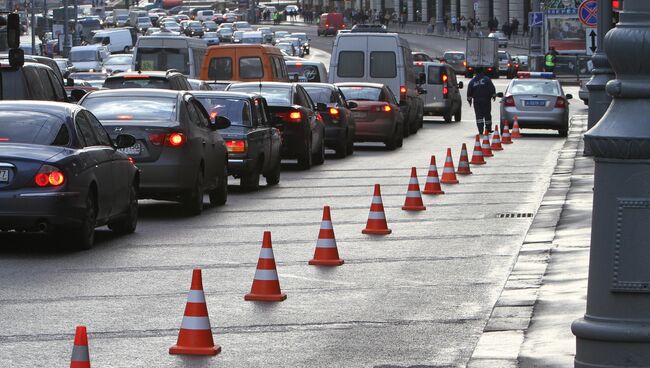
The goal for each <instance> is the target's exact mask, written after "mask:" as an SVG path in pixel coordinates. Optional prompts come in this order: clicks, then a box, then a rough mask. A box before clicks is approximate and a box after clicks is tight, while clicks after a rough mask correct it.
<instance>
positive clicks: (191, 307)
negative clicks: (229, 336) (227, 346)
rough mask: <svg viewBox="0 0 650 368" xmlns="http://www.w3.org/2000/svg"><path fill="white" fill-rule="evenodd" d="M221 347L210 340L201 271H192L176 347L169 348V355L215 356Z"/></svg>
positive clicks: (210, 334)
mask: <svg viewBox="0 0 650 368" xmlns="http://www.w3.org/2000/svg"><path fill="white" fill-rule="evenodd" d="M220 352H221V346H219V345H215V344H214V341H213V340H212V329H211V328H210V317H208V305H207V304H206V303H205V295H204V294H203V277H202V276H201V270H200V269H198V268H195V269H194V270H193V271H192V285H191V286H190V292H189V293H188V294H187V304H186V305H185V313H183V322H181V330H180V332H179V333H178V341H177V342H176V345H174V346H172V347H171V348H169V354H179V355H217V354H219V353H220Z"/></svg>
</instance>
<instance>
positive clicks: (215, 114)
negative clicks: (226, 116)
mask: <svg viewBox="0 0 650 368" xmlns="http://www.w3.org/2000/svg"><path fill="white" fill-rule="evenodd" d="M218 115H219V113H217V112H216V111H212V112H211V113H210V118H211V119H212V120H214V119H216V118H217V116H218Z"/></svg>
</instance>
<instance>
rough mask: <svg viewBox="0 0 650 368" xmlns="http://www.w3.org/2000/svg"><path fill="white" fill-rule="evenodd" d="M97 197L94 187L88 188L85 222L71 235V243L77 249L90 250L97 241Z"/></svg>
mask: <svg viewBox="0 0 650 368" xmlns="http://www.w3.org/2000/svg"><path fill="white" fill-rule="evenodd" d="M95 198H96V196H95V192H94V191H93V190H92V189H91V190H88V197H86V211H85V213H84V219H83V222H82V224H81V226H79V227H78V228H76V229H74V230H73V231H72V233H71V235H70V237H71V239H70V245H71V246H72V247H73V248H74V249H75V250H88V249H90V248H92V246H93V244H94V243H95V226H96V225H97V200H96V199H95Z"/></svg>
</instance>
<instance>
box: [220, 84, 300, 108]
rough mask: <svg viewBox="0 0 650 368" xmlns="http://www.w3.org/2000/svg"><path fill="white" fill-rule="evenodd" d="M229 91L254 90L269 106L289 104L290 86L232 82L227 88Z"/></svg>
mask: <svg viewBox="0 0 650 368" xmlns="http://www.w3.org/2000/svg"><path fill="white" fill-rule="evenodd" d="M228 90H229V91H241V92H255V93H259V94H261V95H262V96H264V98H266V102H267V103H268V104H269V105H270V106H287V105H291V87H290V86H278V85H261V86H260V85H259V84H257V83H251V84H233V85H231V86H230V87H229V88H228Z"/></svg>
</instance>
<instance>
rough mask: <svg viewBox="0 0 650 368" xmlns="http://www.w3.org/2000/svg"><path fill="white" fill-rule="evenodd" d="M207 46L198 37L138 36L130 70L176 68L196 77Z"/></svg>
mask: <svg viewBox="0 0 650 368" xmlns="http://www.w3.org/2000/svg"><path fill="white" fill-rule="evenodd" d="M207 48H208V46H207V44H206V42H205V41H204V40H202V39H199V38H191V37H185V36H166V35H152V36H143V37H140V38H138V41H137V42H136V44H135V48H134V49H133V68H131V69H132V70H142V71H145V70H161V71H167V70H169V69H176V70H178V71H179V72H180V73H182V74H184V75H186V76H187V77H188V78H191V79H198V78H199V74H201V64H203V58H204V57H205V51H206V50H207Z"/></svg>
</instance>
